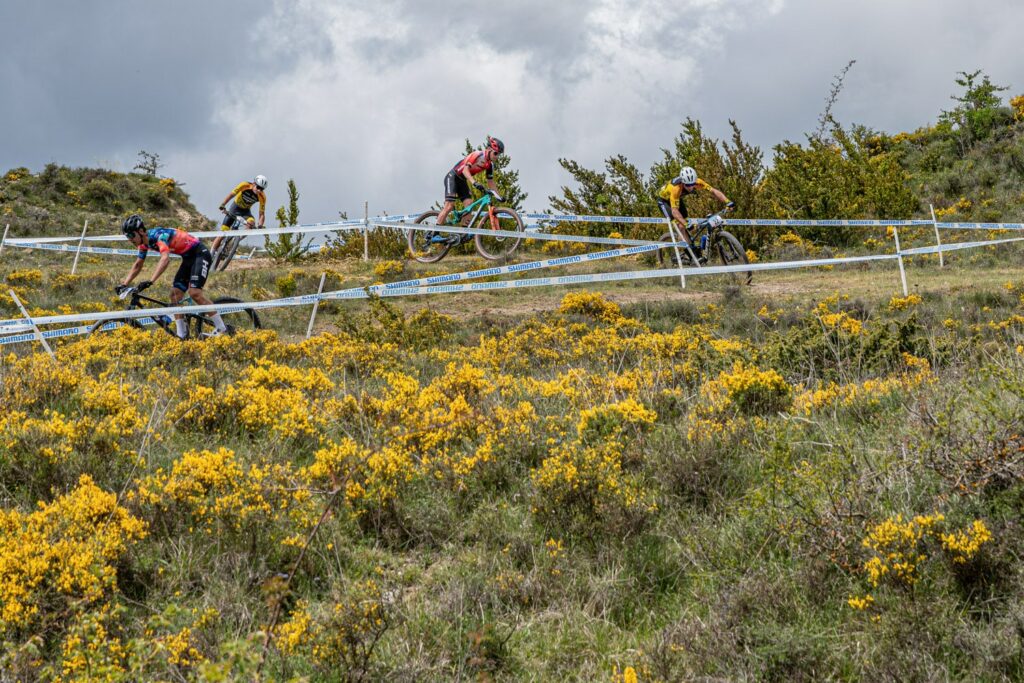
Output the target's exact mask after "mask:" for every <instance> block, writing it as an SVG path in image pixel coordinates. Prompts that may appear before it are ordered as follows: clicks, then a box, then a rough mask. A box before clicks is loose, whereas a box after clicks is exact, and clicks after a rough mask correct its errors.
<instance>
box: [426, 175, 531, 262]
mask: <svg viewBox="0 0 1024 683" xmlns="http://www.w3.org/2000/svg"><path fill="white" fill-rule="evenodd" d="M492 198H493V199H500V197H499V196H498V195H497V194H495V193H494V192H492V191H491V190H487V192H486V193H484V195H483V196H482V197H480V199H477V200H476V201H475V202H473V203H472V204H470V205H469V206H467V207H465V208H464V209H452V212H451V213H450V214H448V221H447V225H451V226H453V227H461V228H476V227H488V228H490V229H491V230H505V231H508V232H523V220H522V219H521V218H520V217H519V214H518V213H516V212H515V209H512V208H510V207H507V206H495V205H494V203H493V201H492ZM439 213H440V212H439V211H427V212H426V213H423V214H421V215H420V216H419V217H418V218H417V219H416V220H415V221H414V223H416V224H418V225H437V216H438V214H439ZM407 240H408V243H409V253H411V254H412V257H413V258H414V259H416V260H417V261H419V262H420V263H436V262H438V261H440V260H441V259H443V258H444V256H445V254H447V253H448V250H449V249H451V248H452V247H457V246H459V245H462V244H466V243H468V242H470V241H474V242H476V250H477V252H478V253H479V254H480V255H481V256H483V257H484V258H485V259H487V260H489V261H497V260H499V259H503V258H508V257H509V256H511V255H512V252H514V251H515V250H516V247H518V246H519V242H520V241H521V240H522V238H520V237H510V236H507V235H493V236H492V235H463V234H457V235H452V234H448V235H446V234H444V226H438V229H437V230H409V231H408V232H407Z"/></svg>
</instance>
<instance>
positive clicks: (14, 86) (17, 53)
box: [0, 0, 261, 167]
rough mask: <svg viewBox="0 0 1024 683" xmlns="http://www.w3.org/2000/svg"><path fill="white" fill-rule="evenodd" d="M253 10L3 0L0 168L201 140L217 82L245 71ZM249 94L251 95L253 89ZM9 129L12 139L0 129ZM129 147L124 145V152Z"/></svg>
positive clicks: (185, 2)
mask: <svg viewBox="0 0 1024 683" xmlns="http://www.w3.org/2000/svg"><path fill="white" fill-rule="evenodd" d="M259 8H260V5H258V4H250V5H243V6H240V5H237V4H227V3H211V2H204V1H203V0H179V1H177V2H173V3H149V2H146V3H140V2H129V1H127V0H117V1H113V2H74V1H68V0H64V1H60V2H18V1H14V2H5V3H3V5H2V6H0V26H3V27H4V52H5V60H4V62H3V65H2V66H0V92H3V93H4V100H5V106H4V107H0V129H2V130H4V131H5V134H7V135H9V137H8V138H7V140H5V144H4V145H3V149H2V150H0V166H5V167H7V166H11V165H29V166H38V165H40V164H42V163H46V162H48V161H50V160H57V161H60V162H63V163H89V162H91V161H92V160H93V159H95V158H96V157H97V155H99V156H103V157H109V156H110V155H114V154H118V153H119V152H123V151H125V150H133V151H134V150H137V149H138V148H139V147H145V148H147V149H150V150H153V151H158V152H165V153H166V152H167V151H168V150H169V149H170V148H172V147H174V148H180V147H185V148H187V147H190V146H197V145H200V144H205V143H207V142H208V141H209V140H210V139H211V138H213V137H214V136H215V135H216V134H217V131H216V130H215V129H211V127H210V126H209V118H210V114H211V112H212V111H213V110H214V108H215V106H216V96H217V89H218V88H217V85H218V84H219V83H223V82H230V81H232V80H238V79H249V80H252V81H254V85H256V83H255V82H256V81H258V79H259V77H260V76H259V74H258V73H247V72H246V65H247V62H248V61H249V60H250V58H251V57H252V55H253V43H252V41H251V39H250V38H248V37H247V32H249V33H251V26H250V24H249V23H248V20H247V19H246V17H247V13H248V12H255V13H258V12H260V11H261V10H260V9H259ZM254 97H255V92H254ZM12 133H13V134H12ZM132 153H133V152H132Z"/></svg>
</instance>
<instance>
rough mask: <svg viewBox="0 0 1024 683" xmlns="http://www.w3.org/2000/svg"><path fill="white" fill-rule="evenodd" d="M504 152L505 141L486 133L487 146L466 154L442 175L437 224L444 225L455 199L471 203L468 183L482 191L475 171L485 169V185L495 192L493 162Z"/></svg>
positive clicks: (465, 204) (464, 204) (496, 187)
mask: <svg viewBox="0 0 1024 683" xmlns="http://www.w3.org/2000/svg"><path fill="white" fill-rule="evenodd" d="M504 153H505V143H503V142H502V141H501V140H499V139H498V138H492V137H491V136H490V135H488V136H487V146H486V147H485V148H484V149H480V150H477V151H475V152H471V153H470V154H468V155H466V158H465V159H463V160H462V161H460V162H459V163H457V164H455V166H453V167H452V170H450V171H448V175H446V176H445V177H444V208H443V209H441V213H439V214H438V215H437V224H438V225H444V222H445V221H446V220H448V214H450V213H451V212H452V209H454V208H455V200H456V199H461V200H462V205H463V206H469V205H470V204H471V203H472V201H471V199H470V196H471V195H470V193H469V186H470V185H472V186H473V187H475V188H476V189H478V190H480V191H481V192H483V191H484V189H485V188H484V186H483V185H482V184H481V183H478V182H476V180H475V179H474V178H473V176H475V175H476V174H477V173H481V172H483V171H487V187H489V188H490V190H491V191H492V192H494V193H495V194H497V192H498V186H497V184H495V182H494V162H495V161H497V160H498V155H499V154H504ZM498 199H500V197H498Z"/></svg>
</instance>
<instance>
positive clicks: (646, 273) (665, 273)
mask: <svg viewBox="0 0 1024 683" xmlns="http://www.w3.org/2000/svg"><path fill="white" fill-rule="evenodd" d="M1016 241H1024V238H1011V239H1004V240H993V241H988V242H975V243H964V244H951V245H942V246H941V247H920V248H916V249H913V250H907V251H905V252H902V253H903V255H908V254H909V255H917V254H931V253H938V252H939V251H953V250H957V249H969V248H976V247H983V246H994V245H997V244H1005V243H1009V242H1016ZM657 244H658V245H659V246H668V245H667V243H657ZM899 257H900V254H875V255H870V256H847V257H842V258H831V259H811V260H804V261H786V262H780V263H751V264H741V265H735V266H702V267H700V268H667V269H658V270H642V271H615V272H610V273H596V274H584V275H564V276H559V277H545V278H531V279H524V280H499V281H497V282H475V283H468V284H447V285H434V286H415V287H401V288H393V289H386V288H384V287H381V288H380V289H379V291H377V292H368V291H367V289H369V288H354V289H345V290H337V291H333V292H324V293H323V294H306V295H303V296H296V297H289V298H285V299H273V300H269V301H254V302H247V303H245V304H244V305H243V306H239V305H238V304H208V305H202V306H181V307H164V308H150V309H139V310H131V311H129V310H124V311H106V312H102V313H83V314H78V315H56V316H40V317H38V318H34V321H35V323H36V324H37V325H49V324H63V323H74V322H89V321H91V322H95V321H98V320H117V319H127V318H147V317H150V318H151V317H156V316H162V315H174V314H175V313H208V312H211V311H238V310H242V309H247V308H248V309H254V310H259V309H265V308H278V307H285V306H305V305H311V304H313V303H314V302H316V301H328V300H351V299H367V298H370V297H371V296H381V297H396V296H423V295H429V294H455V293H467V292H482V291H495V290H506V289H521V288H525V287H545V286H557V285H572V284H588V283H599V282H621V281H630V280H645V279H654V278H662V277H666V278H667V277H672V278H675V277H679V276H680V275H687V276H689V275H718V274H724V273H736V272H748V271H749V272H760V271H769V270H790V269H799V268H815V267H822V266H835V265H842V264H849V263H865V262H871V261H892V260H896V259H898V258H899ZM18 323H20V324H22V325H24V321H23V320H20V319H15V320H5V321H0V326H7V327H10V326H13V325H16V324H18ZM65 329H72V328H65ZM86 329H87V328H86ZM55 332H60V331H55ZM44 334H45V333H44ZM71 334H72V333H70V332H66V331H65V332H63V333H61V335H60V336H70V335H71ZM78 334H81V332H78ZM21 336H24V335H21ZM34 338H35V336H34V335H29V336H28V338H26V339H19V341H29V340H31V339H34ZM8 339H11V338H10V337H5V338H0V345H3V344H7V343H15V342H13V341H8Z"/></svg>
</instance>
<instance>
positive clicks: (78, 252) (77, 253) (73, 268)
mask: <svg viewBox="0 0 1024 683" xmlns="http://www.w3.org/2000/svg"><path fill="white" fill-rule="evenodd" d="M88 229H89V219H88V218H86V219H85V225H83V226H82V236H81V237H79V238H78V249H76V250H75V262H74V263H72V264H71V274H72V275H74V274H75V271H76V270H77V269H78V257H79V256H81V255H82V242H84V241H85V231H86V230H88Z"/></svg>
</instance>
